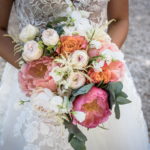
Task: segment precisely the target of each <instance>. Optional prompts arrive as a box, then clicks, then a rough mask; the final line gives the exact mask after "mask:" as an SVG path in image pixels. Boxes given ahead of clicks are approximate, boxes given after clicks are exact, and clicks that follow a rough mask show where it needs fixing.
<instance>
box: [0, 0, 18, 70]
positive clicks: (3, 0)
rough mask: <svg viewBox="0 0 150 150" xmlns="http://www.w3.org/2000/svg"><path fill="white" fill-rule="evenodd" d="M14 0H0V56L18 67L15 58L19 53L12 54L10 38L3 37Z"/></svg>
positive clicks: (12, 45) (12, 47) (12, 46)
mask: <svg viewBox="0 0 150 150" xmlns="http://www.w3.org/2000/svg"><path fill="white" fill-rule="evenodd" d="M13 1H14V0H0V56H1V57H3V58H4V59H5V60H6V61H8V62H9V63H11V64H12V65H13V66H15V67H16V68H19V65H18V63H17V62H16V61H17V59H18V58H19V57H20V56H19V54H18V55H15V56H14V51H13V49H14V44H12V40H11V39H10V38H6V37H4V34H7V28H8V21H9V16H10V12H11V9H12V5H13Z"/></svg>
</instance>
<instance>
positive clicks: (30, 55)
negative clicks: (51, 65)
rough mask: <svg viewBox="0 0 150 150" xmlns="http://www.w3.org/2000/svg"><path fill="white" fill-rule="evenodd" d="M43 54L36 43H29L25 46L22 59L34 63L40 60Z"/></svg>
mask: <svg viewBox="0 0 150 150" xmlns="http://www.w3.org/2000/svg"><path fill="white" fill-rule="evenodd" d="M42 54H43V50H42V49H41V48H40V47H39V44H38V43H37V42H36V41H28V42H27V43H26V44H25V45H24V49H23V53H22V57H23V59H24V60H25V61H33V60H37V59H39V58H40V57H41V56H42Z"/></svg>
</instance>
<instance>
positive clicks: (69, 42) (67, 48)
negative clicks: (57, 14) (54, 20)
mask: <svg viewBox="0 0 150 150" xmlns="http://www.w3.org/2000/svg"><path fill="white" fill-rule="evenodd" d="M60 42H61V45H60V47H59V48H58V49H57V50H56V51H57V53H63V54H64V53H72V52H74V51H75V50H85V49H86V48H87V45H88V42H87V40H86V39H85V37H84V36H78V35H75V36H62V37H61V38H60Z"/></svg>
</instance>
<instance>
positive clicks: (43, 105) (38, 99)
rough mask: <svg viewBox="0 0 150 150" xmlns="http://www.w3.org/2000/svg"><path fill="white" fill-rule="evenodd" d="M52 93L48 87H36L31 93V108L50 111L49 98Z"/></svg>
mask: <svg viewBox="0 0 150 150" xmlns="http://www.w3.org/2000/svg"><path fill="white" fill-rule="evenodd" d="M53 96H54V94H53V93H52V92H51V91H50V90H49V89H38V90H35V91H34V92H33V94H32V95H31V104H32V106H33V109H34V110H36V111H41V112H43V111H44V112H49V111H50V100H51V99H52V97H53Z"/></svg>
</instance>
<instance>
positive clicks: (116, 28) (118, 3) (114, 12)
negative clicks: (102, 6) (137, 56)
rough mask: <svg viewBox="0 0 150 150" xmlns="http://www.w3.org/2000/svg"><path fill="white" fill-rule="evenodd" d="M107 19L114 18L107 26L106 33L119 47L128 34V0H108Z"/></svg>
mask: <svg viewBox="0 0 150 150" xmlns="http://www.w3.org/2000/svg"><path fill="white" fill-rule="evenodd" d="M108 19H109V20H111V19H116V22H113V23H112V24H111V25H110V26H109V28H108V33H109V35H110V36H111V38H112V41H113V42H114V43H116V44H117V45H118V46H119V47H121V46H122V44H123V43H124V41H125V39H126V37H127V34H128V26H129V11H128V0H110V2H109V3H108Z"/></svg>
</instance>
